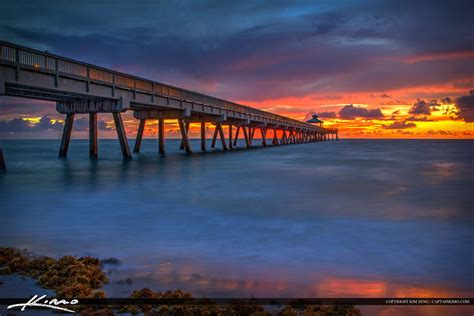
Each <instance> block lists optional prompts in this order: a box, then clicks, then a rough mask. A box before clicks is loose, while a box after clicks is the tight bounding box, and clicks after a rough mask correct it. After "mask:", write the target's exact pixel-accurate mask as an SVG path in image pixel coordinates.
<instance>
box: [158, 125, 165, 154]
mask: <svg viewBox="0 0 474 316" xmlns="http://www.w3.org/2000/svg"><path fill="white" fill-rule="evenodd" d="M158 152H159V154H160V155H164V154H165V119H163V118H159V119H158Z"/></svg>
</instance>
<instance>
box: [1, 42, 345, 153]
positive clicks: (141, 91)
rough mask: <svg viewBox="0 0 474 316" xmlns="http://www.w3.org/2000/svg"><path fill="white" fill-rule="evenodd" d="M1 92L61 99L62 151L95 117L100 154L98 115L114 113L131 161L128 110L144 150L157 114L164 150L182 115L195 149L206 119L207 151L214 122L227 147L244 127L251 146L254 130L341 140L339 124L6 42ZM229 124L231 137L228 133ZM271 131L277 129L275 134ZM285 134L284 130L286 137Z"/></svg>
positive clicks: (92, 127) (94, 149)
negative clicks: (196, 128)
mask: <svg viewBox="0 0 474 316" xmlns="http://www.w3.org/2000/svg"><path fill="white" fill-rule="evenodd" d="M0 95H8V96H15V97H25V98H33V99H38V100H49V101H56V110H57V111H58V112H60V113H62V114H65V115H66V119H65V124H64V132H63V136H62V140H61V146H60V151H59V156H60V157H66V156H67V152H68V146H69V142H70V138H71V133H72V127H73V124H74V116H75V114H77V113H87V114H89V117H90V124H89V133H90V156H91V157H97V155H98V145H97V144H98V142H97V113H112V114H113V118H114V123H115V128H116V131H117V136H118V138H119V141H120V146H121V149H122V153H123V157H124V159H131V157H132V155H131V152H130V149H129V147H128V142H127V136H126V134H125V129H124V126H123V122H122V117H121V113H122V112H124V111H133V116H134V118H136V119H137V120H140V123H139V129H138V133H137V139H136V143H135V147H134V150H133V151H134V152H139V151H140V145H141V140H142V136H143V131H144V126H145V121H146V120H148V119H153V120H158V130H159V132H158V135H159V137H158V140H159V144H160V145H159V152H160V153H164V152H165V147H164V139H165V137H164V120H171V119H172V120H178V123H179V127H180V131H181V136H182V141H181V149H183V150H185V152H187V153H191V152H192V148H191V145H190V142H189V135H188V131H189V125H190V123H199V124H201V148H200V149H201V150H206V133H205V125H206V123H212V124H213V125H214V126H215V132H214V136H213V139H212V146H211V147H215V145H216V140H217V138H219V139H220V142H221V146H222V149H223V150H228V149H232V148H233V147H235V146H236V144H237V142H236V140H237V139H238V137H239V133H240V132H241V135H243V136H244V139H245V146H246V147H251V146H252V144H253V136H254V133H255V130H259V132H260V133H261V135H262V145H263V146H267V144H269V143H267V137H269V136H270V135H271V134H273V135H272V136H273V137H272V140H271V144H272V145H281V144H296V143H302V142H316V141H325V140H329V139H338V133H337V129H328V128H324V127H320V126H314V125H311V124H309V123H306V122H302V121H298V120H295V119H291V118H288V117H285V116H281V115H277V114H274V113H270V112H266V111H262V110H259V109H255V108H252V107H249V106H245V105H241V104H237V103H235V102H231V101H227V100H223V99H219V98H215V97H212V96H208V95H205V94H202V93H198V92H194V91H190V90H186V89H183V88H179V87H175V86H171V85H167V84H164V83H160V82H156V81H153V80H148V79H144V78H140V77H137V76H133V75H129V74H125V73H121V72H118V71H114V70H110V69H106V68H102V67H99V66H95V65H91V64H87V63H83V62H79V61H76V60H72V59H68V58H65V57H61V56H57V55H53V54H50V53H48V52H41V51H38V50H34V49H30V48H27V47H23V46H19V45H15V44H11V43H8V42H4V41H0ZM224 126H227V127H228V131H229V133H228V134H229V137H228V140H227V139H226V137H225V134H224ZM269 131H271V132H272V133H269ZM279 135H280V136H279Z"/></svg>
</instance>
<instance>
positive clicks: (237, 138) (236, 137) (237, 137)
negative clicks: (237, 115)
mask: <svg viewBox="0 0 474 316" xmlns="http://www.w3.org/2000/svg"><path fill="white" fill-rule="evenodd" d="M239 132H240V125H239V126H237V130H236V131H235V137H234V147H236V146H237V141H238V140H239Z"/></svg>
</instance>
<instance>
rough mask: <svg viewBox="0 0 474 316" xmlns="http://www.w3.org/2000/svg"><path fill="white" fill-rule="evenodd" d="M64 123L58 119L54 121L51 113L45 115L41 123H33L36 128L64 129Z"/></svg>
mask: <svg viewBox="0 0 474 316" xmlns="http://www.w3.org/2000/svg"><path fill="white" fill-rule="evenodd" d="M63 127H64V124H63V123H61V122H58V121H55V122H53V121H52V120H51V117H50V116H49V115H45V116H43V117H42V118H41V119H40V121H39V123H36V124H34V125H33V127H32V128H33V129H35V130H62V129H63Z"/></svg>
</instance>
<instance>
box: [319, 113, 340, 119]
mask: <svg viewBox="0 0 474 316" xmlns="http://www.w3.org/2000/svg"><path fill="white" fill-rule="evenodd" d="M318 115H319V117H321V118H336V117H337V115H336V112H319V113H318Z"/></svg>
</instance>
